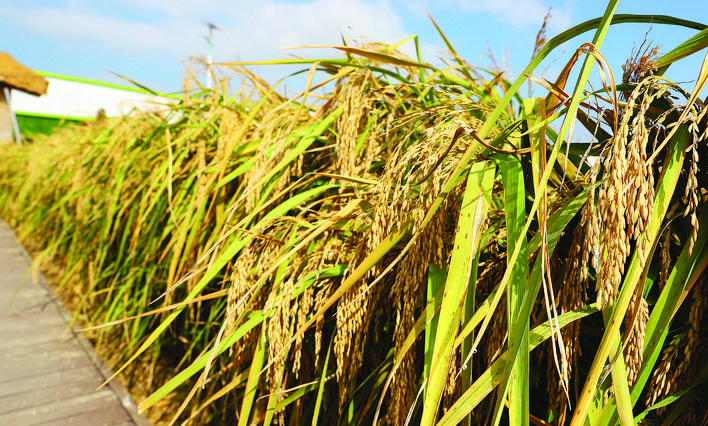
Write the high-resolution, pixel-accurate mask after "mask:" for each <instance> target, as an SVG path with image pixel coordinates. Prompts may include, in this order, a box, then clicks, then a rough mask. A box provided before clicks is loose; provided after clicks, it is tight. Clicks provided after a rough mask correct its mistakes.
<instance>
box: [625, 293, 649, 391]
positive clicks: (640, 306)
mask: <svg viewBox="0 0 708 426" xmlns="http://www.w3.org/2000/svg"><path fill="white" fill-rule="evenodd" d="M627 312H628V315H627V316H626V317H625V327H626V328H625V337H624V339H623V341H626V344H625V346H624V363H625V366H626V368H627V382H628V384H629V385H630V386H632V385H633V384H634V382H636V381H637V375H638V374H639V369H640V368H641V367H642V361H643V354H644V336H646V329H647V321H648V320H649V306H648V305H647V301H646V300H645V299H644V298H643V297H641V296H640V295H639V294H637V295H635V298H634V299H633V300H632V304H631V305H630V307H629V309H628V311H627Z"/></svg>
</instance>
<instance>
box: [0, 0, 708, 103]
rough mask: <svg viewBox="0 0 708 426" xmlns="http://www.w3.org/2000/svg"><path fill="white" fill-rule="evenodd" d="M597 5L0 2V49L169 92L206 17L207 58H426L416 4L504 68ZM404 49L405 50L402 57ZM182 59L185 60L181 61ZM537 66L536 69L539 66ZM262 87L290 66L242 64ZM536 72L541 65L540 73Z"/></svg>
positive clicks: (680, 36)
mask: <svg viewBox="0 0 708 426" xmlns="http://www.w3.org/2000/svg"><path fill="white" fill-rule="evenodd" d="M605 7H606V3H605V2H603V1H592V0H564V1H549V0H410V1H402V0H309V1H305V0H260V1H254V0H248V1H244V0H213V1H210V0H202V1H198V2H197V1H189V0H113V1H111V2H105V1H90V0H53V1H39V0H35V1H33V0H3V1H2V3H1V4H0V23H1V25H0V51H7V52H8V53H10V54H11V55H13V56H14V57H15V58H16V59H17V60H18V61H20V62H21V63H23V64H25V65H27V66H29V67H31V68H35V69H39V70H43V71H49V72H55V73H59V74H66V75H71V76H76V77H82V78H89V79H95V80H100V81H107V82H119V83H122V81H121V80H120V79H118V78H117V77H115V76H114V75H113V74H111V73H110V72H109V71H113V72H116V73H119V74H122V75H125V76H127V77H130V78H131V79H134V80H136V81H138V82H140V83H141V84H144V85H146V86H148V87H150V88H152V89H153V90H157V91H164V92H175V91H179V90H180V89H181V87H182V80H183V78H184V75H185V66H186V62H185V61H188V59H189V58H190V57H194V56H201V57H204V56H205V55H206V52H207V42H206V40H205V36H206V34H207V28H206V25H205V24H204V21H209V22H213V23H215V24H217V25H219V27H220V28H221V30H220V31H216V32H215V33H214V61H215V62H230V61H238V60H241V61H256V60H265V59H277V58H285V57H288V54H296V55H300V56H305V57H324V58H327V57H336V56H338V53H337V52H335V51H333V50H331V49H320V50H313V49H307V50H290V51H283V50H279V49H278V48H279V47H286V46H300V45H308V44H320V45H322V44H325V45H331V44H340V43H341V35H343V36H344V37H345V38H347V39H348V40H353V41H356V40H358V41H363V40H370V41H381V42H386V43H395V42H398V41H400V40H402V39H404V38H406V37H407V36H409V35H411V34H417V35H418V36H419V38H420V43H421V47H422V50H423V54H424V59H425V60H426V61H428V62H434V61H435V60H436V57H439V56H440V55H441V53H440V52H442V51H444V50H445V49H444V44H443V43H442V41H441V39H440V37H439V36H438V35H437V32H436V30H435V28H434V27H433V25H432V24H431V22H430V20H429V18H428V17H427V15H426V13H425V11H428V12H430V14H431V15H432V16H433V18H435V20H436V21H437V23H438V24H439V25H440V27H441V28H442V29H443V31H444V32H445V33H446V35H447V36H448V38H449V40H450V41H451V42H452V44H453V46H455V48H456V49H457V51H458V53H459V54H460V55H461V56H462V57H463V58H465V59H466V60H467V61H468V62H470V63H472V64H476V65H481V66H485V65H489V64H490V59H489V57H488V55H487V52H488V51H491V52H493V54H494V55H495V57H496V59H497V62H499V63H500V64H502V65H504V66H505V67H506V68H508V70H509V71H510V73H511V75H510V77H513V76H516V75H518V73H519V72H520V71H521V70H522V69H523V68H524V67H525V66H526V64H527V63H528V61H529V59H530V56H531V52H532V49H533V44H534V40H535V36H536V33H537V31H538V29H539V28H540V26H541V23H542V21H543V17H544V15H545V14H546V12H547V11H548V10H549V8H551V15H552V18H551V20H550V22H549V27H548V31H547V33H548V36H549V38H550V37H552V36H553V35H556V34H558V33H559V32H561V31H563V30H565V29H567V28H570V27H571V26H573V25H576V24H578V23H581V22H583V21H586V20H588V19H591V18H595V17H599V16H601V15H602V14H603V12H604V10H605ZM617 13H636V14H665V15H672V16H676V17H679V18H683V19H689V20H697V21H699V22H703V23H708V2H698V1H682V0H676V1H673V2H666V1H661V2H660V1H654V0H646V1H638V0H625V1H620V3H619V7H618V10H617ZM648 29H649V26H648V25H638V24H633V25H621V26H614V27H613V28H612V29H611V31H610V33H609V34H608V39H607V41H606V43H605V45H604V46H603V49H602V52H603V53H604V54H605V55H606V56H607V58H608V60H609V62H610V64H611V66H612V69H613V71H614V72H615V73H620V74H621V66H622V64H623V63H624V61H625V60H626V58H627V56H628V55H629V53H630V51H631V49H632V46H633V44H634V43H636V44H637V45H639V44H640V43H641V41H642V40H643V38H644V34H645V33H646V32H647V30H648ZM693 34H695V31H694V30H687V29H686V30H682V29H677V28H673V27H672V28H666V27H662V26H659V25H655V26H653V28H652V30H651V32H650V34H649V39H650V40H654V41H655V42H656V43H658V44H661V46H662V48H661V51H662V52H668V51H669V50H671V49H672V48H674V47H675V46H676V45H677V44H679V43H681V42H682V41H684V40H685V39H687V38H688V37H690V36H691V35H693ZM591 38H592V34H587V36H586V38H585V39H580V40H574V41H572V42H570V43H569V44H567V45H566V46H564V48H563V49H560V50H558V51H556V54H555V57H553V58H551V59H550V60H549V61H548V64H547V65H548V70H547V71H546V74H545V76H546V77H548V78H554V77H555V75H554V74H555V73H557V71H558V70H559V69H560V68H561V67H562V66H563V64H564V63H565V62H566V61H567V60H568V58H569V57H570V56H571V54H572V52H573V50H574V49H575V48H576V47H578V46H580V44H582V43H583V42H585V41H590V39H591ZM411 49H412V45H410V44H409V45H408V47H406V48H404V50H406V51H407V52H412V50H411ZM702 59H703V55H702V54H701V55H696V57H694V58H692V59H690V60H688V61H686V62H685V63H684V64H680V66H675V67H672V68H673V69H671V70H670V73H669V74H668V75H667V76H668V77H669V78H672V79H674V80H675V81H691V80H695V78H696V75H697V73H698V66H699V64H700V61H701V60H702ZM187 63H188V62H187ZM542 68H545V67H542ZM252 69H253V70H254V71H256V73H257V74H259V75H261V76H262V77H264V78H265V79H266V80H268V81H270V82H275V81H277V80H278V79H279V78H280V77H284V76H286V75H287V74H288V73H289V72H290V71H292V69H287V68H283V67H268V68H263V67H252ZM540 71H541V68H540V69H539V73H540Z"/></svg>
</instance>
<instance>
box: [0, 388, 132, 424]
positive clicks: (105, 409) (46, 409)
mask: <svg viewBox="0 0 708 426" xmlns="http://www.w3.org/2000/svg"><path fill="white" fill-rule="evenodd" d="M89 412H90V413H92V414H93V416H92V422H91V423H88V424H94V425H101V424H111V423H118V422H121V421H126V420H128V419H129V416H128V413H127V412H126V411H125V409H124V408H123V407H122V406H121V405H120V404H116V396H115V395H114V394H113V392H112V391H111V390H110V389H102V390H100V391H98V392H93V393H90V394H84V395H81V396H78V397H73V398H68V399H62V400H59V401H55V402H51V403H47V404H44V405H42V406H38V407H28V408H23V409H19V410H15V411H9V412H7V413H2V414H0V424H3V425H18V426H19V425H35V424H43V423H45V422H52V421H60V420H61V421H63V422H66V419H68V418H71V417H75V416H79V415H81V414H82V413H89ZM104 414H105V415H106V417H105V418H104V417H103V415H104ZM84 424H86V423H84Z"/></svg>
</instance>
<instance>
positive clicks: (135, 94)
mask: <svg viewBox="0 0 708 426" xmlns="http://www.w3.org/2000/svg"><path fill="white" fill-rule="evenodd" d="M0 55H1V54H0ZM7 57H10V55H7ZM10 58H11V57H10ZM0 61H2V57H0ZM13 62H14V60H13ZM1 65H2V62H0V84H2V78H3V71H2V67H1ZM18 65H19V64H18ZM20 66H21V65H20ZM23 68H24V69H25V70H27V71H28V72H30V73H32V74H34V75H35V76H36V77H37V78H38V79H41V80H42V81H44V89H43V92H42V93H41V94H42V95H43V96H35V95H38V94H40V93H39V91H37V90H28V89H27V88H26V87H21V86H19V85H12V86H11V89H12V90H11V92H12V94H11V101H9V102H8V107H9V108H8V109H9V110H10V111H13V112H14V115H15V116H16V118H17V124H18V126H19V131H20V133H21V135H22V136H24V137H30V136H33V135H36V134H48V133H50V132H51V131H52V130H53V129H55V128H57V127H59V126H63V125H66V124H71V123H80V122H85V121H88V120H94V119H96V117H99V116H105V117H121V116H125V115H128V114H130V113H131V112H132V111H134V110H135V109H138V110H141V111H158V110H164V109H165V107H166V105H168V104H169V103H171V102H173V101H174V100H175V99H179V98H180V97H179V96H176V95H160V94H157V93H155V92H151V91H150V90H147V89H144V88H142V87H138V86H135V87H129V86H121V85H118V84H112V83H104V82H101V81H95V80H88V79H83V78H76V77H70V76H65V75H60V74H55V73H50V72H44V71H36V70H35V71H32V70H30V69H28V68H26V67H23ZM47 84H48V88H47ZM32 89H34V87H33V88H32ZM0 111H1V109H0ZM0 114H2V112H0ZM8 139H12V138H11V137H10V138H8ZM0 140H2V137H0Z"/></svg>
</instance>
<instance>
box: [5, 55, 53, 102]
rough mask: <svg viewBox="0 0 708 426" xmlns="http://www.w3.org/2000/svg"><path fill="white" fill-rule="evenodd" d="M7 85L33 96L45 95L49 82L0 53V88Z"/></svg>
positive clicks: (10, 57)
mask: <svg viewBox="0 0 708 426" xmlns="http://www.w3.org/2000/svg"><path fill="white" fill-rule="evenodd" d="M1 85H7V86H10V87H11V88H13V89H17V90H22V91H24V92H27V93H31V94H33V95H44V94H45V93H47V86H49V82H48V81H47V80H45V79H44V77H42V76H41V75H39V74H37V73H36V72H34V71H32V70H31V69H29V68H27V67H26V66H24V65H22V64H20V63H19V62H17V61H15V59H14V58H13V57H12V56H10V55H9V54H7V53H5V52H0V86H1Z"/></svg>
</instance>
